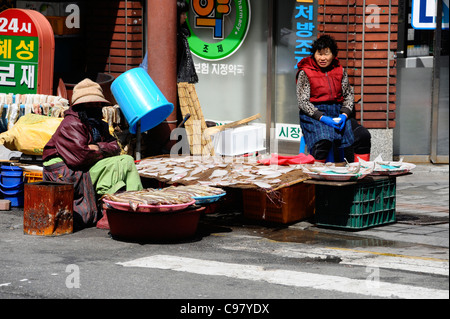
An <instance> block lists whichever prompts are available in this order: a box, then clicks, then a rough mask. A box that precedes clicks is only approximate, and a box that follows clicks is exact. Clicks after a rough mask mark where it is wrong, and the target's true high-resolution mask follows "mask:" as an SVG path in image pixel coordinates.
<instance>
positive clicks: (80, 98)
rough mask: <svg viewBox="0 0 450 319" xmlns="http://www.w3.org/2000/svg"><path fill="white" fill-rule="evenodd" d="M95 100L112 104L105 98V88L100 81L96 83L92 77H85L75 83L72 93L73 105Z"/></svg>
mask: <svg viewBox="0 0 450 319" xmlns="http://www.w3.org/2000/svg"><path fill="white" fill-rule="evenodd" d="M95 102H100V103H105V104H111V103H110V102H109V101H108V100H106V99H105V97H104V95H103V90H102V88H101V87H100V85H99V84H98V83H95V82H94V81H92V80H90V79H84V80H83V81H81V82H80V83H78V84H77V85H75V87H74V88H73V94H72V106H74V105H77V104H84V103H95Z"/></svg>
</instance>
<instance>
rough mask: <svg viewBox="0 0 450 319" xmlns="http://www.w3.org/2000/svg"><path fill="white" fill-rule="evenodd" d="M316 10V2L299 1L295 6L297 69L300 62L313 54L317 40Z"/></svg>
mask: <svg viewBox="0 0 450 319" xmlns="http://www.w3.org/2000/svg"><path fill="white" fill-rule="evenodd" d="M315 1H316V2H317V0H315ZM316 8H317V5H316V4H314V0H297V3H296V5H295V26H296V28H295V35H296V40H295V60H296V62H295V68H297V64H298V62H300V60H302V59H303V58H304V57H307V56H309V55H310V54H311V52H310V49H311V47H312V44H313V42H314V40H315V39H316V38H317V30H316V26H315V23H316V19H317V13H316V12H315V10H316Z"/></svg>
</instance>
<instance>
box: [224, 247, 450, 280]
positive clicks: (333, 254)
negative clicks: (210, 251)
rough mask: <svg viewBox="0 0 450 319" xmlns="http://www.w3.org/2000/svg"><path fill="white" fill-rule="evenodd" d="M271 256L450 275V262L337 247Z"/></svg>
mask: <svg viewBox="0 0 450 319" xmlns="http://www.w3.org/2000/svg"><path fill="white" fill-rule="evenodd" d="M221 248H222V249H227V250H233V251H246V252H256V253H261V254H263V253H267V249H265V248H264V247H255V246H250V245H245V244H244V245H236V244H233V245H222V246H221ZM270 253H271V254H272V255H276V256H281V257H286V258H299V259H316V260H327V259H339V264H341V265H353V266H367V267H378V268H384V269H396V270H405V271H411V272H418V273H425V274H433V275H440V276H448V275H449V263H448V260H447V259H437V258H425V257H415V256H407V255H399V254H389V253H381V252H374V251H367V250H357V249H347V248H337V247H313V246H304V245H303V246H296V247H292V246H289V245H282V246H279V247H276V248H274V249H272V250H271V252H270Z"/></svg>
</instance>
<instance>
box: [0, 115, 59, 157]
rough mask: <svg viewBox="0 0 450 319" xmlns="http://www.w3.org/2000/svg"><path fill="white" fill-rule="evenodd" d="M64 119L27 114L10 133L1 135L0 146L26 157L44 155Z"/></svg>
mask: <svg viewBox="0 0 450 319" xmlns="http://www.w3.org/2000/svg"><path fill="white" fill-rule="evenodd" d="M62 120H63V119H62V118H57V117H49V116H43V115H37V114H27V115H24V116H22V117H20V118H19V120H18V121H17V123H16V124H15V125H14V126H13V127H12V128H11V129H10V130H8V131H6V132H4V133H2V134H0V144H3V145H4V146H5V147H6V148H8V149H9V150H11V151H19V152H22V153H24V154H26V155H38V156H39V155H42V152H43V150H44V146H45V144H47V142H48V141H49V140H50V138H51V137H52V135H53V134H54V133H55V131H56V129H57V128H58V126H59V125H60V124H61V122H62Z"/></svg>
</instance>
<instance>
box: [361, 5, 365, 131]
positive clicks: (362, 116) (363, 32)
mask: <svg viewBox="0 0 450 319" xmlns="http://www.w3.org/2000/svg"><path fill="white" fill-rule="evenodd" d="M365 37H366V0H364V2H363V25H362V51H361V52H362V57H361V125H364V53H365V44H366V42H365Z"/></svg>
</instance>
